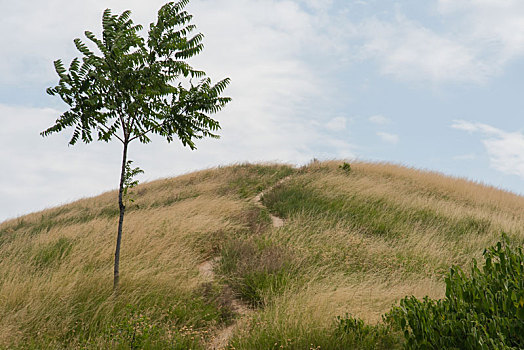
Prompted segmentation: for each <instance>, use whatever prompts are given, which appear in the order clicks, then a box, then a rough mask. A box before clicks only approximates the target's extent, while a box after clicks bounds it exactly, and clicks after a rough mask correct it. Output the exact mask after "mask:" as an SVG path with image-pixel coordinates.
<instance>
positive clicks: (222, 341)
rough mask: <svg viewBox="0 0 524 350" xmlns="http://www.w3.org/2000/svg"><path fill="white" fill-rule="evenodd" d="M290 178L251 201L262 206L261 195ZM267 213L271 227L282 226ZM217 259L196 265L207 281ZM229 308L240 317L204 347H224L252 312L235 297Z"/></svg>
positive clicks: (280, 182) (262, 193)
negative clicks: (241, 322)
mask: <svg viewBox="0 0 524 350" xmlns="http://www.w3.org/2000/svg"><path fill="white" fill-rule="evenodd" d="M290 178H291V175H290V176H287V177H285V178H283V179H281V180H279V181H278V182H277V183H276V184H275V185H273V186H271V187H269V188H267V189H266V190H265V191H262V192H260V193H259V194H257V195H256V196H255V198H253V203H254V204H255V205H256V206H258V207H261V208H264V207H265V206H264V204H262V197H263V196H264V193H267V192H269V191H271V190H272V189H273V188H274V187H275V186H278V185H280V184H282V183H283V182H285V181H287V180H289V179H290ZM269 215H270V217H271V222H272V223H273V227H282V226H283V225H284V219H282V218H279V217H278V216H275V215H273V214H269ZM219 261H220V258H219V257H215V258H213V259H210V260H207V261H204V262H203V263H202V264H200V265H199V266H198V271H199V272H200V274H201V275H202V276H203V277H204V278H205V279H206V280H207V281H210V282H211V281H213V280H214V279H215V272H214V267H215V265H216V264H217V263H218V262H219ZM226 288H229V287H226ZM227 293H228V294H231V295H234V293H233V291H231V290H228V291H227ZM231 308H232V309H233V312H234V313H236V314H237V315H239V316H240V317H239V318H237V319H235V320H233V324H231V325H230V326H228V327H225V328H222V329H219V330H218V332H217V333H216V334H215V336H214V337H213V338H212V339H211V341H210V342H209V343H208V344H207V346H206V348H207V349H208V350H220V349H225V348H226V346H227V344H228V342H229V339H230V338H231V336H232V334H233V331H234V330H235V328H236V327H237V326H238V324H239V323H240V321H241V320H242V319H245V318H247V317H249V316H250V315H251V314H252V313H253V310H252V309H250V308H249V307H248V306H247V305H246V304H245V303H243V302H242V301H241V300H239V299H236V298H232V299H231Z"/></svg>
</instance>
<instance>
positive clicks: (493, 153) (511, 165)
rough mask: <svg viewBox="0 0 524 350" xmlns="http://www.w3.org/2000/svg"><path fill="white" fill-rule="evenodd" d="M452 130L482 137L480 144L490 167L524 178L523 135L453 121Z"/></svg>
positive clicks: (477, 124) (487, 126) (480, 124)
mask: <svg viewBox="0 0 524 350" xmlns="http://www.w3.org/2000/svg"><path fill="white" fill-rule="evenodd" d="M451 127H452V128H455V129H458V130H465V131H468V132H470V133H475V132H476V133H480V134H482V135H483V136H484V138H483V139H482V143H483V144H484V147H485V148H486V151H487V152H488V156H489V159H490V164H491V166H492V167H493V168H494V169H496V170H498V171H501V172H503V173H505V174H510V175H517V176H520V177H522V178H524V134H523V133H521V132H506V131H503V130H500V129H497V128H495V127H493V126H490V125H487V124H482V123H472V122H468V121H464V120H455V121H454V123H453V124H452V125H451Z"/></svg>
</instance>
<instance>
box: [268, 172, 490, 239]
mask: <svg viewBox="0 0 524 350" xmlns="http://www.w3.org/2000/svg"><path fill="white" fill-rule="evenodd" d="M263 202H264V204H265V205H266V206H267V207H268V208H269V209H270V211H271V212H273V213H275V214H276V215H278V216H281V217H286V218H290V217H292V216H293V215H294V214H296V213H301V212H307V213H310V214H312V215H316V216H317V217H323V218H326V217H327V218H329V219H330V220H331V222H332V224H333V225H335V224H339V223H340V222H343V223H345V224H346V225H348V226H350V227H351V228H354V229H356V230H359V231H360V232H365V233H367V234H369V235H374V236H382V237H388V238H399V237H402V236H403V235H404V234H405V231H406V229H407V228H408V227H412V226H413V225H417V226H419V227H423V228H424V227H432V226H435V227H438V228H439V230H440V232H442V234H443V235H446V236H447V237H448V238H459V237H460V236H463V235H465V234H469V233H474V234H479V235H482V234H485V233H488V232H490V231H491V230H492V229H493V227H492V225H491V222H490V221H489V220H486V219H479V218H474V217H466V218H460V219H454V218H450V217H448V216H445V215H443V214H440V213H438V212H436V211H434V210H430V209H426V208H421V209H417V208H407V207H403V206H400V205H398V204H396V203H394V202H392V201H390V200H388V199H387V198H373V197H369V196H362V195H359V194H358V193H355V194H353V195H350V196H348V195H335V196H331V197H327V196H326V195H325V194H324V193H323V192H321V191H318V190H316V189H315V188H313V186H312V185H311V184H310V183H308V182H306V181H305V180H304V179H298V180H292V181H289V182H286V183H285V184H282V185H280V186H278V187H276V188H275V189H273V191H271V192H270V193H268V194H266V195H264V197H263Z"/></svg>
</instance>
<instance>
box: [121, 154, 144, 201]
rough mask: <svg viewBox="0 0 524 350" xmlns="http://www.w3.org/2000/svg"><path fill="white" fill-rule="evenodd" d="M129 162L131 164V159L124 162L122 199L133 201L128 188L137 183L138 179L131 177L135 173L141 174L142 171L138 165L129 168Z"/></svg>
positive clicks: (135, 174)
mask: <svg viewBox="0 0 524 350" xmlns="http://www.w3.org/2000/svg"><path fill="white" fill-rule="evenodd" d="M131 164H133V161H132V160H128V161H127V163H126V170H125V174H124V194H123V195H124V201H129V202H131V203H133V202H134V201H135V200H134V199H133V197H132V196H131V193H129V190H130V189H131V188H133V187H136V186H137V185H138V180H133V178H134V177H135V176H137V175H140V174H143V173H144V171H143V170H142V169H140V168H139V167H136V168H131ZM126 204H127V203H126Z"/></svg>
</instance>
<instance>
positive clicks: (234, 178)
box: [219, 164, 295, 198]
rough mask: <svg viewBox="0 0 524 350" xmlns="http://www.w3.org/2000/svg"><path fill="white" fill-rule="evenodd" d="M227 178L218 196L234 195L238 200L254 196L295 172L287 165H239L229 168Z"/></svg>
mask: <svg viewBox="0 0 524 350" xmlns="http://www.w3.org/2000/svg"><path fill="white" fill-rule="evenodd" d="M229 171H230V173H229V174H228V176H229V178H228V179H227V183H226V184H225V186H222V187H221V188H220V189H219V194H222V195H224V194H235V195H237V196H239V197H240V198H250V197H254V196H256V195H257V194H258V193H260V192H261V191H263V190H265V189H266V188H268V187H270V186H272V185H274V184H275V183H276V182H277V181H278V180H280V179H282V178H284V177H286V176H288V175H291V174H293V173H294V172H295V170H294V169H293V168H291V167H290V166H287V165H259V164H240V165H236V166H233V167H231V168H230V170H229Z"/></svg>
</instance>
